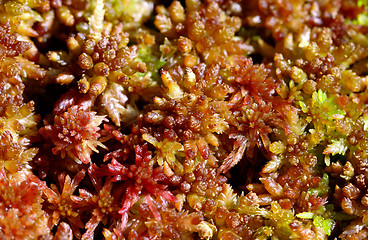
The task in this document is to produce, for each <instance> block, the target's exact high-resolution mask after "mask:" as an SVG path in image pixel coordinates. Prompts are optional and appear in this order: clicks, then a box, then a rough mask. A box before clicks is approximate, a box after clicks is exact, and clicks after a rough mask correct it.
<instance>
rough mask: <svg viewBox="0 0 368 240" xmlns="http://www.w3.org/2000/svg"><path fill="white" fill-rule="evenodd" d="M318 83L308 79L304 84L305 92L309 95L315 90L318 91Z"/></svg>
mask: <svg viewBox="0 0 368 240" xmlns="http://www.w3.org/2000/svg"><path fill="white" fill-rule="evenodd" d="M316 86H317V83H316V82H315V81H313V80H308V81H306V82H305V83H304V85H303V88H302V90H303V92H304V93H305V94H308V95H312V93H313V92H314V91H316Z"/></svg>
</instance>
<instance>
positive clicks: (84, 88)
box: [78, 77, 90, 93]
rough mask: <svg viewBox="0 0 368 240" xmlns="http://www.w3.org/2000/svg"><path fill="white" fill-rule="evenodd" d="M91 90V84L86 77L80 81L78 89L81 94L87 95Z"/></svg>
mask: <svg viewBox="0 0 368 240" xmlns="http://www.w3.org/2000/svg"><path fill="white" fill-rule="evenodd" d="M89 88H90V83H89V81H88V80H87V78H86V77H83V78H82V79H80V80H79V81H78V89H79V92H80V93H87V92H88V90H89Z"/></svg>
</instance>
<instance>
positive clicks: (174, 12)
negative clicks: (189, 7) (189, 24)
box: [169, 1, 185, 23]
mask: <svg viewBox="0 0 368 240" xmlns="http://www.w3.org/2000/svg"><path fill="white" fill-rule="evenodd" d="M169 13H170V17H171V20H172V21H173V22H174V23H181V22H184V20H185V12H184V8H183V6H182V5H181V4H180V2H179V1H173V2H172V3H171V5H170V7H169Z"/></svg>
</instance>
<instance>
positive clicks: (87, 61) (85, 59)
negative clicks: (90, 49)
mask: <svg viewBox="0 0 368 240" xmlns="http://www.w3.org/2000/svg"><path fill="white" fill-rule="evenodd" d="M78 64H79V66H80V67H81V68H82V69H85V70H88V69H91V68H92V67H93V61H92V58H91V56H89V55H88V54H86V53H82V54H81V55H79V57H78Z"/></svg>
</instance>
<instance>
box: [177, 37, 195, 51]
mask: <svg viewBox="0 0 368 240" xmlns="http://www.w3.org/2000/svg"><path fill="white" fill-rule="evenodd" d="M192 47H193V43H192V41H191V40H190V39H189V38H186V37H183V36H180V37H179V39H178V49H179V51H180V52H182V53H186V52H189V51H190V50H192Z"/></svg>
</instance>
